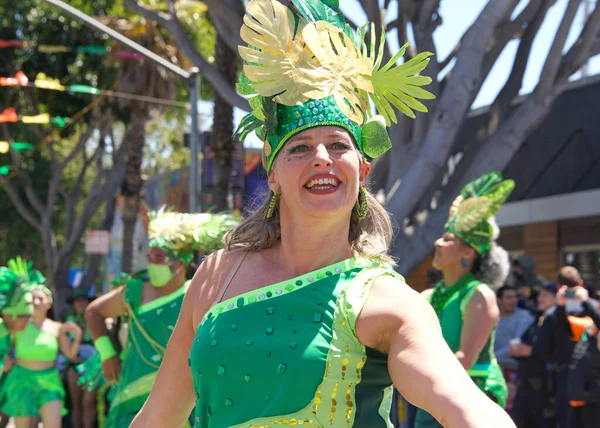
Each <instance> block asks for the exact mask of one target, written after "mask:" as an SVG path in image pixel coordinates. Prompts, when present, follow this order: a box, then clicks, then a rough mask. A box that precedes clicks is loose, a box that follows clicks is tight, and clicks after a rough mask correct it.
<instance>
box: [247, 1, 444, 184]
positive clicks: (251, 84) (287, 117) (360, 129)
mask: <svg viewBox="0 0 600 428" xmlns="http://www.w3.org/2000/svg"><path fill="white" fill-rule="evenodd" d="M292 3H293V5H294V6H295V8H294V9H291V8H288V7H286V6H284V5H282V4H281V3H279V2H278V1H277V0H250V2H249V3H248V5H247V7H246V15H245V16H244V25H243V26H242V29H241V31H240V34H241V37H242V39H243V40H244V41H245V42H246V43H248V46H247V47H246V46H240V47H239V52H240V55H241V56H242V58H243V59H244V73H243V74H242V77H241V79H240V83H239V84H238V90H239V92H240V93H241V94H242V95H253V96H252V97H251V98H250V99H249V103H250V106H251V108H252V113H250V114H248V115H247V116H245V117H244V118H243V119H242V121H241V122H240V125H239V126H238V129H237V130H236V135H239V136H240V138H241V139H244V138H245V137H246V135H247V134H248V133H250V132H252V131H256V134H257V136H258V137H259V138H260V139H262V140H263V141H264V142H265V145H264V149H263V154H264V160H265V164H266V165H265V166H266V169H267V171H268V172H270V171H271V168H272V166H273V161H274V159H275V157H276V156H277V154H278V153H279V151H280V150H281V148H282V147H283V145H284V144H285V143H286V142H287V141H288V140H289V139H290V138H291V137H292V136H294V135H295V134H297V133H299V132H302V131H303V130H305V129H309V128H313V127H317V126H328V125H330V126H338V127H341V128H343V129H345V130H347V131H348V132H349V133H350V135H351V137H352V139H353V140H354V143H355V145H356V147H357V148H358V149H359V150H360V151H361V152H363V153H364V154H366V155H367V156H369V157H371V158H375V157H377V156H380V155H381V154H383V153H384V152H386V151H387V150H388V149H389V148H390V147H391V142H390V139H389V136H388V134H387V131H386V129H385V126H386V125H387V126H389V125H390V124H391V122H396V121H397V118H396V114H395V112H394V108H393V107H395V108H397V109H398V110H400V111H401V112H402V113H404V114H405V115H407V116H409V117H412V118H414V117H415V114H414V112H413V110H417V111H421V112H426V111H427V108H426V107H425V106H424V105H423V104H422V103H421V102H419V101H417V98H421V99H432V98H434V96H433V94H431V93H429V92H428V91H426V90H424V89H422V88H421V86H423V85H427V84H429V83H431V78H429V77H425V76H418V75H416V74H417V73H419V72H421V71H422V70H423V69H424V68H425V67H426V66H427V64H428V62H429V59H428V58H429V57H430V56H431V55H432V54H431V53H430V52H423V53H421V54H419V55H417V56H415V57H414V58H412V59H411V60H409V61H407V62H405V63H404V64H402V65H400V66H396V62H397V61H398V60H399V59H400V58H401V57H402V56H403V55H404V52H405V50H406V46H407V45H405V46H403V47H402V48H401V49H400V51H399V52H398V53H397V54H396V55H394V56H393V57H392V58H391V59H390V60H389V61H388V62H387V63H386V64H382V60H383V53H384V45H385V31H383V32H382V36H381V39H380V40H379V42H378V43H377V40H376V38H375V28H374V25H371V31H370V33H371V35H370V43H369V46H370V47H369V48H368V49H367V44H366V42H365V34H366V28H367V26H366V25H365V26H363V27H361V28H359V29H358V31H357V33H356V34H354V32H353V31H352V29H351V27H350V26H349V25H348V24H346V22H345V20H344V18H343V16H342V15H341V14H340V13H338V11H337V9H338V7H339V4H338V1H332V0H329V1H326V0H292ZM371 102H372V103H373V104H374V106H375V108H376V109H377V112H378V113H379V116H373V114H372V111H371Z"/></svg>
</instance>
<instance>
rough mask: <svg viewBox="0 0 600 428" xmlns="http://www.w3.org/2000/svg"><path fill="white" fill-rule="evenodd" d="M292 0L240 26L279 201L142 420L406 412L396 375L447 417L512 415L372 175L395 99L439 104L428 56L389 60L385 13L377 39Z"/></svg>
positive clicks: (207, 304) (226, 255)
mask: <svg viewBox="0 0 600 428" xmlns="http://www.w3.org/2000/svg"><path fill="white" fill-rule="evenodd" d="M291 3H292V6H290V7H286V6H284V5H282V4H281V3H279V2H278V1H276V0H251V1H250V2H249V3H248V4H247V6H246V8H247V9H246V15H245V16H244V20H243V21H244V25H243V27H242V29H241V32H240V34H241V37H242V39H243V40H244V41H245V42H246V43H247V44H248V46H241V47H240V48H239V51H240V54H241V56H242V58H243V59H244V67H243V69H244V74H243V75H242V77H241V80H240V84H239V85H238V90H239V91H240V92H241V93H243V94H245V95H249V96H250V98H249V103H250V106H251V107H252V112H251V113H250V114H249V115H248V116H246V117H245V118H244V119H242V121H241V123H240V126H239V128H238V130H237V134H239V135H240V136H241V137H242V138H243V137H244V136H246V135H247V134H248V133H249V132H251V131H256V134H257V135H258V137H259V138H261V139H262V140H263V141H264V149H263V161H264V166H265V169H266V171H267V173H268V185H269V189H270V193H269V196H270V199H269V200H267V201H266V202H265V203H264V204H263V205H262V206H260V207H258V209H257V210H256V211H255V212H253V213H252V214H250V215H249V216H248V217H247V218H246V219H245V220H244V222H243V223H242V224H241V225H240V226H238V227H237V228H235V229H234V230H233V231H232V232H230V233H229V234H228V236H227V238H226V241H227V250H224V251H220V252H217V253H215V254H213V255H211V256H209V257H208V258H207V259H206V261H205V262H204V263H203V264H202V265H201V266H200V268H199V270H198V272H197V273H196V275H195V277H194V279H193V281H192V284H191V286H190V290H189V292H188V294H187V296H186V299H185V301H184V303H183V307H182V310H181V315H180V317H179V320H178V323H177V326H176V327H175V331H174V332H173V335H172V336H171V340H170V342H169V346H168V349H167V352H166V355H165V358H164V360H163V364H162V366H161V368H160V370H159V373H158V376H157V379H156V382H155V384H154V388H153V390H152V393H151V395H150V397H149V398H148V401H147V402H146V403H145V404H144V408H143V409H142V411H141V412H140V414H139V415H138V416H137V417H136V419H135V420H134V422H133V424H132V427H134V428H142V427H143V428H149V427H157V428H158V427H161V428H162V427H175V426H181V425H182V424H183V422H184V421H185V419H186V417H187V416H188V414H189V412H190V410H194V419H195V426H196V427H198V428H201V427H203V428H212V427H215V428H221V427H233V428H250V427H265V428H267V427H274V426H285V425H289V426H296V425H305V426H310V427H325V426H327V427H336V428H338V427H370V428H376V427H391V426H392V423H391V421H390V416H389V413H390V406H391V401H392V384H393V385H394V386H396V387H397V388H398V389H400V390H401V391H402V392H403V393H406V395H407V397H408V398H409V399H410V400H412V401H414V402H415V403H417V404H418V405H420V406H422V407H424V408H426V409H428V410H430V411H432V412H433V413H434V414H435V415H436V416H437V417H438V418H439V419H440V420H442V421H444V422H445V423H446V425H447V426H449V427H456V428H458V427H460V428H464V427H481V426H486V427H511V426H513V425H512V423H511V422H510V418H508V416H507V415H506V414H505V413H504V412H503V411H502V410H501V409H500V407H498V406H497V405H495V404H494V403H493V402H492V401H491V400H489V399H488V398H486V397H485V395H484V394H483V393H481V391H480V390H479V389H477V388H476V387H475V385H474V384H473V382H472V381H471V380H470V379H469V377H468V376H467V374H466V372H465V371H464V370H463V368H462V367H461V366H460V364H459V363H458V361H457V360H456V358H455V357H454V355H453V354H452V353H451V352H450V350H449V349H448V346H447V345H446V344H445V342H444V340H443V337H442V335H441V333H440V332H439V327H437V320H436V318H435V315H434V313H433V311H432V310H431V308H430V306H429V305H428V303H427V302H426V301H424V299H423V298H422V297H420V296H419V295H418V294H417V293H416V292H414V291H413V290H412V289H410V287H408V286H407V285H406V284H405V282H404V279H403V278H402V277H401V276H400V275H398V274H396V273H395V272H394V270H393V269H392V265H391V263H392V259H391V257H390V256H389V254H388V249H389V244H390V241H391V225H390V219H389V216H388V214H387V213H386V212H385V210H384V209H383V207H382V206H381V205H380V204H379V203H378V202H377V200H376V199H375V198H374V197H373V195H371V194H370V193H369V191H368V190H367V189H365V188H364V184H365V182H366V180H367V177H368V175H369V171H370V168H371V167H370V164H369V159H371V158H375V157H377V156H379V155H381V154H383V153H384V152H385V151H386V150H388V149H389V148H390V147H391V142H390V138H389V136H388V134H387V130H386V124H389V123H390V122H392V121H396V120H397V118H396V113H395V112H394V109H393V107H396V108H397V109H398V110H400V111H401V112H402V113H405V114H406V115H408V116H411V117H414V112H413V110H417V111H426V108H425V106H424V105H423V104H421V103H420V102H419V101H418V100H417V99H416V98H422V99H427V98H432V95H431V94H430V93H429V92H427V91H425V90H424V89H422V88H421V87H420V86H422V85H425V84H427V83H429V82H431V79H430V78H428V77H426V76H420V75H417V73H419V72H421V71H422V70H423V69H424V68H425V66H426V65H427V62H428V60H427V58H428V57H429V56H430V55H431V54H429V53H427V52H424V53H421V54H418V55H416V56H415V57H414V58H413V59H411V60H409V61H406V62H404V63H403V64H402V65H397V64H396V62H397V61H398V60H399V59H400V57H401V56H402V53H403V51H404V49H402V50H401V51H400V52H399V53H398V54H396V55H393V56H392V58H391V59H390V61H389V62H386V63H384V62H383V61H382V58H383V52H384V50H385V49H384V43H385V37H382V38H381V39H380V40H376V37H375V33H376V32H375V29H374V28H373V27H371V29H370V31H369V33H370V37H368V39H369V40H368V45H369V46H367V43H365V41H364V38H365V28H366V27H364V28H363V27H361V28H359V30H358V31H357V33H356V34H355V33H354V31H353V30H352V29H351V28H350V26H349V25H347V24H346V23H345V21H344V18H343V16H342V15H341V14H340V13H339V12H338V10H337V9H338V6H339V5H338V2H337V1H308V0H292V2H291ZM382 33H385V32H382ZM372 104H373V105H374V106H375V108H376V109H377V113H378V115H374V111H372ZM440 373H444V376H440ZM467 403H468V404H467ZM490 421H492V422H491V423H489V422H490Z"/></svg>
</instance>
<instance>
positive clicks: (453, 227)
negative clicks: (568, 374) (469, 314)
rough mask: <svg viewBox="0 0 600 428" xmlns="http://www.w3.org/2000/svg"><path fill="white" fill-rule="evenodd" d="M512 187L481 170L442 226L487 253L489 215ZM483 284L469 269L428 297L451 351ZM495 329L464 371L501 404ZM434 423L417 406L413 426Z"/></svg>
mask: <svg viewBox="0 0 600 428" xmlns="http://www.w3.org/2000/svg"><path fill="white" fill-rule="evenodd" d="M513 188H514V182H513V181H512V180H504V181H503V180H502V175H501V174H500V173H499V172H491V173H488V174H484V175H483V176H482V177H480V178H478V179H477V180H474V181H473V182H471V183H469V184H467V185H466V186H465V187H464V188H463V190H462V192H461V194H460V195H459V196H458V197H457V198H456V199H455V201H454V203H453V204H452V207H451V208H450V217H449V218H448V221H447V222H446V225H445V227H444V230H445V231H446V232H451V233H454V234H455V235H456V236H458V237H459V238H461V239H462V240H463V241H465V242H466V243H467V244H468V245H470V246H471V247H472V248H473V249H475V251H477V253H478V254H480V255H486V254H487V253H488V252H489V251H490V249H491V247H492V242H493V229H492V225H491V224H490V223H489V222H488V219H489V218H490V217H492V216H493V215H494V214H495V213H496V212H497V211H498V209H499V208H500V206H501V205H502V204H503V203H504V201H505V200H506V199H507V198H508V196H509V195H510V193H511V192H512V190H513ZM482 284H483V283H482V282H481V281H479V280H478V279H476V278H475V276H474V275H473V274H472V273H468V274H467V275H465V276H464V277H462V278H461V279H460V280H459V281H458V282H457V283H456V284H454V285H452V286H451V287H446V286H445V285H444V283H443V280H442V281H441V282H440V283H439V284H438V285H437V286H436V287H435V289H434V291H433V294H432V295H431V297H430V303H431V305H432V306H433V309H434V310H435V312H436V314H437V316H438V318H439V320H440V325H441V327H442V334H443V336H444V339H445V340H446V343H448V346H449V347H450V349H451V350H452V352H457V351H458V350H459V349H460V335H461V331H462V326H463V320H464V318H465V311H466V308H467V305H468V304H469V301H470V300H471V297H473V295H474V294H475V292H476V291H477V288H478V287H479V286H480V285H482ZM495 331H496V329H495V328H494V330H493V331H492V333H491V334H490V337H489V338H488V341H487V342H486V344H485V346H484V347H483V349H482V350H481V352H480V353H479V355H478V356H477V358H476V360H475V364H474V365H473V367H471V368H470V369H469V370H467V373H469V375H470V376H471V379H473V381H474V382H475V384H477V386H478V387H479V388H480V389H481V390H482V391H483V392H485V393H486V395H487V396H488V397H490V398H491V399H493V400H494V401H495V402H497V403H498V404H499V405H501V406H502V407H504V406H505V405H506V399H507V396H508V389H507V386H506V381H505V379H504V376H503V375H502V370H501V368H500V366H499V364H498V362H497V361H496V357H495V355H494V336H495ZM434 427H441V425H440V424H439V423H438V422H437V420H436V419H435V418H434V417H433V416H432V415H430V414H429V413H427V412H425V411H424V410H421V409H419V410H418V411H417V417H416V421H415V428H434Z"/></svg>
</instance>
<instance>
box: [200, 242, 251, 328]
mask: <svg viewBox="0 0 600 428" xmlns="http://www.w3.org/2000/svg"><path fill="white" fill-rule="evenodd" d="M242 257H244V252H243V251H229V250H226V249H224V250H219V251H217V252H215V253H212V254H210V255H209V256H207V257H206V258H205V259H204V260H203V261H202V263H201V264H200V266H199V267H198V270H197V271H196V273H195V275H194V277H193V278H192V282H191V284H190V287H189V289H188V294H190V293H191V294H192V295H193V298H194V318H197V317H200V318H201V317H202V316H204V313H205V312H206V311H207V310H208V309H209V308H210V307H211V306H212V305H213V303H214V302H215V299H216V298H217V296H218V293H219V290H220V289H221V286H222V285H223V283H224V282H225V280H226V279H227V277H228V275H229V273H230V272H231V270H232V268H233V267H234V266H235V264H236V263H238V262H239V261H240V260H241V258H242Z"/></svg>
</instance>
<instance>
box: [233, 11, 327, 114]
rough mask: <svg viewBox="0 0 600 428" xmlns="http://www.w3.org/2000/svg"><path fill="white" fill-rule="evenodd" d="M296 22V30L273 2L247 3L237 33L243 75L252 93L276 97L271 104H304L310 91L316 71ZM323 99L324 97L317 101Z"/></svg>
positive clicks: (289, 14) (301, 24)
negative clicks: (243, 44)
mask: <svg viewBox="0 0 600 428" xmlns="http://www.w3.org/2000/svg"><path fill="white" fill-rule="evenodd" d="M305 24H306V22H305V21H303V20H300V22H299V23H298V28H297V29H296V22H295V18H294V14H293V12H292V11H291V10H290V9H289V8H287V7H285V6H283V5H282V4H281V3H279V2H277V1H271V0H251V1H250V3H248V6H247V8H246V14H245V15H244V25H242V29H241V30H240V35H241V37H242V39H243V40H244V41H245V42H246V43H248V47H245V46H240V47H239V52H240V55H241V57H242V58H243V59H244V61H245V62H246V64H244V72H245V73H246V75H247V76H248V78H249V79H250V80H251V81H252V86H253V88H254V90H255V91H256V92H257V93H258V94H260V95H262V96H264V97H271V96H273V95H277V96H276V97H275V98H274V100H275V101H276V102H278V103H280V104H284V105H288V106H291V105H295V104H297V103H298V102H305V101H307V100H308V95H307V93H308V92H311V91H312V90H313V87H312V81H311V79H310V73H312V72H314V69H315V68H316V67H318V63H317V62H316V61H314V60H313V59H312V58H311V55H310V52H308V51H307V50H306V49H305V48H304V41H303V40H302V34H301V30H302V28H303V27H304V26H305ZM324 96H326V95H325V94H324V93H323V94H322V96H319V98H323V97H324Z"/></svg>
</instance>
